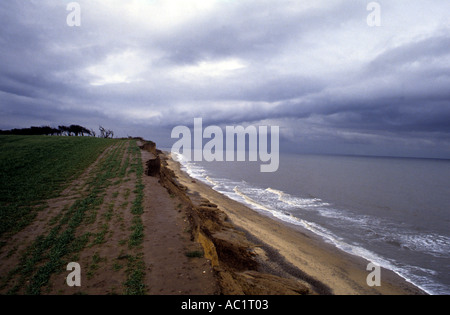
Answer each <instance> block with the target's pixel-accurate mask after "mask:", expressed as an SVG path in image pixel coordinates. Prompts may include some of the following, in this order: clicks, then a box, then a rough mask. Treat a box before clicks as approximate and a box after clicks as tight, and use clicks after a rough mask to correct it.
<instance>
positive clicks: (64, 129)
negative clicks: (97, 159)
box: [0, 125, 114, 138]
mask: <svg viewBox="0 0 450 315" xmlns="http://www.w3.org/2000/svg"><path fill="white" fill-rule="evenodd" d="M98 129H99V133H97V132H96V131H95V130H93V129H87V128H85V127H83V126H80V125H70V126H58V128H53V127H50V126H41V127H34V126H33V127H30V128H22V129H17V128H15V129H12V130H0V135H22V136H69V137H71V136H76V137H78V136H90V137H96V136H97V135H98V137H99V138H114V131H112V130H110V129H106V128H104V127H102V126H99V128H98Z"/></svg>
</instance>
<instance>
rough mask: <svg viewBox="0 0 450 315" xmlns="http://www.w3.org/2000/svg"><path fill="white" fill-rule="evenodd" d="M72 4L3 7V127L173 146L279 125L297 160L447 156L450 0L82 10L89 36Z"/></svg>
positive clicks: (36, 0)
mask: <svg viewBox="0 0 450 315" xmlns="http://www.w3.org/2000/svg"><path fill="white" fill-rule="evenodd" d="M69 2H71V1H64V0H7V1H1V2H0V21H1V27H0V129H12V128H24V127H29V126H42V125H50V126H58V125H62V124H80V125H83V126H85V127H87V128H92V129H98V126H99V125H102V126H104V127H106V128H108V129H112V130H114V131H115V134H116V135H117V136H142V137H144V138H146V139H149V140H154V141H156V142H157V144H158V146H159V147H167V148H168V147H170V146H171V144H172V143H173V142H175V141H176V139H174V140H172V139H170V135H171V131H172V128H174V127H175V126H178V125H185V126H192V125H193V123H194V118H202V119H203V124H204V125H205V126H208V125H218V126H221V127H225V126H237V125H243V126H248V125H255V126H259V125H269V126H270V125H274V126H280V132H281V135H280V137H281V140H280V142H281V147H282V149H284V150H290V151H298V152H304V153H327V154H359V155H389V156H415V157H434V158H450V88H449V87H450V49H449V47H450V16H449V12H450V1H446V0H442V1H440V0H433V1H429V0H428V1H425V0H420V1H419V0H383V1H376V3H377V4H378V7H379V9H380V11H376V12H375V11H370V10H368V4H369V3H370V1H365V0H331V1H330V0H326V1H325V0H314V1H311V0H310V1H302V0H127V1H123V0H108V1H106V0H105V1H100V0H89V1H88V0H83V1H81V0H80V1H77V3H78V4H79V7H80V10H81V11H80V23H81V25H80V26H69V25H68V23H67V18H68V16H69V15H70V14H71V13H73V12H71V11H68V10H67V5H68V4H69ZM378 12H379V13H380V14H379V15H377V16H379V17H380V22H381V25H379V26H378V25H375V26H370V24H371V23H368V17H369V15H370V16H371V17H372V16H373V14H378ZM371 21H372V20H371Z"/></svg>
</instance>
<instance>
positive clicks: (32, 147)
mask: <svg viewBox="0 0 450 315" xmlns="http://www.w3.org/2000/svg"><path fill="white" fill-rule="evenodd" d="M115 141H117V140H110V139H99V138H92V137H89V138H88V137H47V136H0V169H1V172H0V236H1V235H3V234H4V233H6V232H11V233H15V232H17V231H20V230H21V229H22V228H24V227H25V226H27V225H28V224H29V223H30V222H32V221H33V219H34V218H35V216H36V211H38V210H39V209H42V201H44V200H46V199H49V198H53V197H57V196H58V195H59V194H60V193H61V191H62V190H64V188H65V187H67V185H68V184H69V183H70V181H71V180H73V179H75V178H77V177H78V176H79V175H80V174H81V173H82V172H83V171H84V170H85V169H86V168H87V167H88V166H89V165H91V164H92V163H93V162H94V161H95V160H96V159H97V158H98V156H99V155H100V154H101V152H103V151H104V150H105V149H106V148H107V147H108V146H110V145H111V144H113V143H114V142H115Z"/></svg>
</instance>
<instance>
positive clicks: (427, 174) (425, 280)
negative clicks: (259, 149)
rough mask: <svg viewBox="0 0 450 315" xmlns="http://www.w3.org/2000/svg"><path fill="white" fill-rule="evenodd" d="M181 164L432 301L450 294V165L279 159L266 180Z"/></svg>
mask: <svg viewBox="0 0 450 315" xmlns="http://www.w3.org/2000/svg"><path fill="white" fill-rule="evenodd" d="M175 158H176V159H178V160H179V161H180V162H181V164H182V165H183V167H184V169H185V171H187V172H188V173H189V174H190V175H191V176H192V177H194V178H196V179H198V180H201V181H203V182H205V183H207V184H208V185H210V186H211V187H213V188H214V189H215V190H217V191H219V192H221V193H223V194H225V195H227V196H228V197H230V198H232V199H234V200H237V201H239V202H242V203H244V204H246V205H248V206H250V207H251V208H253V209H254V210H255V211H259V212H261V213H263V214H266V215H269V216H273V217H275V218H277V219H279V220H282V221H284V222H287V223H290V224H294V225H297V226H300V227H301V228H305V229H308V230H309V231H311V232H313V233H315V234H317V235H319V236H320V237H322V238H323V239H324V240H325V241H326V242H329V243H331V244H333V245H335V246H336V247H337V248H339V249H341V250H343V251H345V252H348V253H350V254H353V255H357V256H360V257H363V258H366V259H368V260H369V261H371V262H373V263H376V264H378V265H381V266H382V267H385V268H388V269H390V270H393V271H395V272H396V273H397V274H399V275H400V276H402V277H403V278H405V279H406V280H408V281H409V282H411V283H413V284H415V285H416V286H418V287H420V288H422V289H423V290H424V291H426V292H428V293H429V294H450V229H449V227H450V160H431V159H407V158H378V157H355V156H318V155H297V154H281V155H280V168H279V170H278V172H276V173H260V168H259V166H260V164H259V163H254V162H253V163H250V162H212V163H209V162H188V161H187V160H186V159H184V158H183V157H182V156H179V155H178V156H177V157H175Z"/></svg>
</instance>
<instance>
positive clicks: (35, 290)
mask: <svg viewBox="0 0 450 315" xmlns="http://www.w3.org/2000/svg"><path fill="white" fill-rule="evenodd" d="M0 141H1V147H2V152H1V166H2V174H1V176H2V177H1V218H2V220H1V221H0V222H1V231H2V237H1V242H2V243H1V244H2V248H1V256H0V257H4V258H5V260H7V261H9V262H10V263H11V266H8V264H3V265H2V271H1V280H0V292H1V293H6V294H45V293H56V294H58V293H64V289H67V286H66V285H65V286H64V285H63V286H61V283H62V282H63V281H59V282H56V284H55V285H52V282H53V281H52V279H54V278H55V277H58V274H60V273H61V271H62V270H65V269H64V267H65V265H67V264H68V263H69V262H70V261H83V262H84V261H85V263H84V264H83V265H84V266H87V267H86V270H85V273H86V277H87V279H92V278H94V277H96V276H98V274H100V275H101V273H99V272H98V270H99V269H100V268H104V265H105V264H106V263H107V259H106V256H107V255H104V254H102V250H103V251H104V250H105V248H102V247H103V246H102V245H104V244H105V243H106V242H107V240H108V239H110V238H113V239H114V240H115V241H117V244H115V245H122V246H123V247H124V249H126V251H127V252H126V253H119V255H118V256H117V260H116V261H114V262H110V264H111V266H112V270H115V271H116V272H117V273H122V274H123V275H121V276H120V277H118V278H123V283H118V284H117V285H115V286H114V285H113V286H111V288H110V289H111V291H110V293H117V294H120V293H125V294H143V293H144V292H145V291H144V290H145V285H143V283H142V281H143V275H144V270H143V265H144V264H143V261H142V253H140V252H139V249H137V250H133V249H134V248H137V247H138V246H139V245H140V244H141V243H142V240H143V226H142V222H141V221H140V217H139V216H140V215H141V214H142V189H143V187H142V175H143V166H142V160H141V154H140V150H139V148H138V147H137V145H136V141H133V140H130V141H124V140H122V141H119V140H107V139H97V138H83V137H16V136H8V137H2V138H1V139H0ZM119 186H120V188H121V189H118V188H119ZM121 192H123V194H122V196H120V194H121ZM119 203H120V204H119ZM126 212H127V213H128V212H129V213H131V215H130V216H129V217H130V218H132V222H133V225H132V227H131V228H127V226H126V225H127V224H126V222H125V221H126V216H127V214H126ZM112 224H118V226H119V228H118V229H117V233H116V234H117V235H116V236H115V237H113V236H112V234H113V232H112V229H111V225H112ZM128 234H130V235H128ZM16 240H17V241H16ZM24 240H26V241H25V242H24ZM24 244H26V245H24ZM107 249H108V248H106V250H107ZM6 258H8V259H6ZM11 258H13V259H11ZM7 267H10V268H8V269H9V270H8V271H7V272H6V269H7ZM58 278H61V277H58ZM62 278H63V279H64V277H62ZM114 290H117V291H114ZM119 290H120V291H119ZM81 293H82V292H81Z"/></svg>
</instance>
